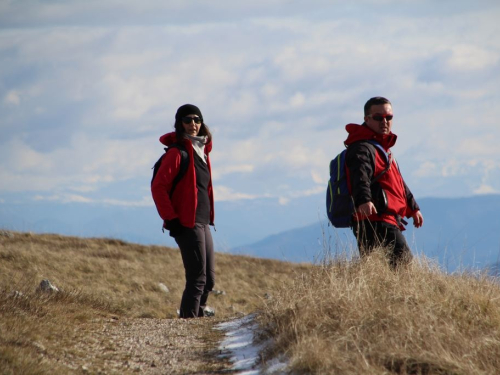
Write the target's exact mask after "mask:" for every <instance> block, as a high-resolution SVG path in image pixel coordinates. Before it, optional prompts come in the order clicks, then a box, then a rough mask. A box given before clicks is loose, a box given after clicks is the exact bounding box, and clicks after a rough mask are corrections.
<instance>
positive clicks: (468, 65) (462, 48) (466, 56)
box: [448, 44, 500, 72]
mask: <svg viewBox="0 0 500 375" xmlns="http://www.w3.org/2000/svg"><path fill="white" fill-rule="evenodd" d="M499 59H500V55H499V53H498V51H488V50H486V49H485V48H481V47H479V46H477V45H467V44H459V45H457V46H454V47H452V55H451V57H450V58H449V60H448V64H449V65H450V67H451V68H452V69H456V70H459V71H464V72H467V71H471V70H481V69H487V68H489V67H492V66H494V65H496V64H498V61H499Z"/></svg>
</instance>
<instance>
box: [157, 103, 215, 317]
mask: <svg viewBox="0 0 500 375" xmlns="http://www.w3.org/2000/svg"><path fill="white" fill-rule="evenodd" d="M174 128H175V132H170V133H167V134H165V135H163V136H161V137H160V142H161V143H163V144H164V145H166V146H168V149H167V152H166V153H165V154H164V156H163V159H162V161H161V165H160V167H159V168H158V172H157V174H156V175H155V177H154V179H153V182H152V184H151V192H152V195H153V200H154V202H155V204H156V208H157V209H158V213H159V215H160V217H161V218H162V219H163V223H164V224H163V228H164V229H167V230H168V231H169V233H170V236H171V237H173V238H174V239H175V242H176V243H177V245H178V246H179V249H180V251H181V255H182V261H183V264H184V270H185V277H186V286H185V289H184V293H183V295H182V300H181V306H180V309H179V316H180V317H181V318H195V317H202V316H206V315H207V314H213V312H214V311H213V309H210V308H207V305H206V304H207V299H208V295H209V293H210V291H211V290H212V289H213V287H214V283H215V259H214V246H213V240H212V235H211V233H210V227H209V226H210V225H214V198H213V187H212V170H211V165H210V157H209V153H210V151H211V150H212V134H211V133H210V130H209V129H208V127H207V125H206V124H205V123H204V121H203V115H202V114H201V111H200V109H199V108H198V107H197V106H195V105H193V104H184V105H182V106H180V107H179V108H178V109H177V112H176V114H175V125H174ZM183 154H184V155H187V170H185V172H184V174H183V175H182V177H181V178H180V180H178V181H177V180H176V177H177V176H178V174H179V171H180V170H181V164H182V160H183ZM174 180H175V181H176V184H174ZM172 186H174V187H175V188H174V189H173V188H172Z"/></svg>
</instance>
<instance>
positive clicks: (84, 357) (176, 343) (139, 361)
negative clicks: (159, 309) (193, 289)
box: [46, 318, 234, 375]
mask: <svg viewBox="0 0 500 375" xmlns="http://www.w3.org/2000/svg"><path fill="white" fill-rule="evenodd" d="M219 322H220V320H215V319H213V318H203V319H191V320H183V319H123V318H121V319H107V320H104V321H103V320H99V321H95V322H93V323H91V324H85V325H82V326H80V327H79V328H76V329H75V332H74V334H75V341H74V342H78V344H77V345H76V347H72V348H69V349H67V350H62V352H60V353H53V355H49V356H48V357H52V358H46V359H49V360H55V361H57V362H59V363H61V364H64V365H65V366H67V367H69V368H71V369H72V370H73V371H74V372H75V373H88V374H134V373H135V374H146V375H153V374H154V375H156V374H221V373H224V374H232V373H234V372H233V371H231V370H230V369H231V364H230V363H229V361H228V360H227V359H224V358H221V357H220V350H219V349H218V345H219V343H220V341H221V340H222V338H223V335H224V332H222V331H220V330H214V329H213V327H214V326H215V325H216V324H218V323H219Z"/></svg>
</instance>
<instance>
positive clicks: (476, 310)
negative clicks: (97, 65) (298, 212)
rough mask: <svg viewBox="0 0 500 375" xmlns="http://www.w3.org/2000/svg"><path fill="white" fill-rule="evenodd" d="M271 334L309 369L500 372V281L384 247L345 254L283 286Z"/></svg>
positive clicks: (266, 317)
mask: <svg viewBox="0 0 500 375" xmlns="http://www.w3.org/2000/svg"><path fill="white" fill-rule="evenodd" d="M260 319H261V323H262V326H264V327H265V332H264V336H265V337H273V338H274V342H275V344H276V346H275V347H274V348H273V349H272V350H270V351H269V352H268V353H267V356H268V359H269V358H272V357H275V356H279V355H282V354H285V355H286V357H287V358H288V359H289V361H290V362H289V363H290V366H291V367H292V368H293V370H294V371H295V372H296V373H300V374H353V375H354V374H374V375H376V374H441V375H444V374H450V375H451V374H454V375H458V374H464V375H465V374H499V373H500V284H499V283H498V279H492V278H489V277H487V276H486V275H482V274H466V273H462V274H458V273H457V274H453V275H449V274H445V273H443V272H442V271H441V270H439V269H438V268H437V267H435V266H433V265H431V264H428V263H426V261H424V260H417V261H415V262H414V263H413V264H412V265H411V266H410V267H408V268H404V269H401V270H399V271H397V272H395V271H392V270H391V269H389V267H387V264H386V262H385V261H384V260H383V256H382V253H381V252H377V253H375V254H374V255H373V256H371V257H370V258H368V259H367V260H366V261H363V262H357V261H351V262H348V261H345V260H342V259H335V260H332V261H331V262H325V264H324V265H322V266H318V267H315V268H311V269H310V271H308V272H307V273H305V274H302V275H301V276H300V277H298V278H296V279H295V280H294V282H293V284H292V285H288V286H286V287H283V288H281V290H280V291H279V292H275V294H274V298H273V300H272V301H268V302H267V307H266V309H265V313H264V314H262V315H261V317H260Z"/></svg>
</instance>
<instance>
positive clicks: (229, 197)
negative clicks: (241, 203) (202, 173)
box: [214, 185, 260, 202]
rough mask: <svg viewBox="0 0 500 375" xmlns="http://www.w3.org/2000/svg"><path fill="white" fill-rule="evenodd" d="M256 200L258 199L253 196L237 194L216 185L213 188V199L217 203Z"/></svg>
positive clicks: (227, 188) (225, 187)
mask: <svg viewBox="0 0 500 375" xmlns="http://www.w3.org/2000/svg"><path fill="white" fill-rule="evenodd" d="M256 198H260V197H259V196H257V195H254V194H246V193H238V192H235V191H234V190H233V189H231V188H229V187H227V186H221V185H216V186H215V187H214V199H215V200H216V201H218V202H221V201H236V200H242V199H256Z"/></svg>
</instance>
